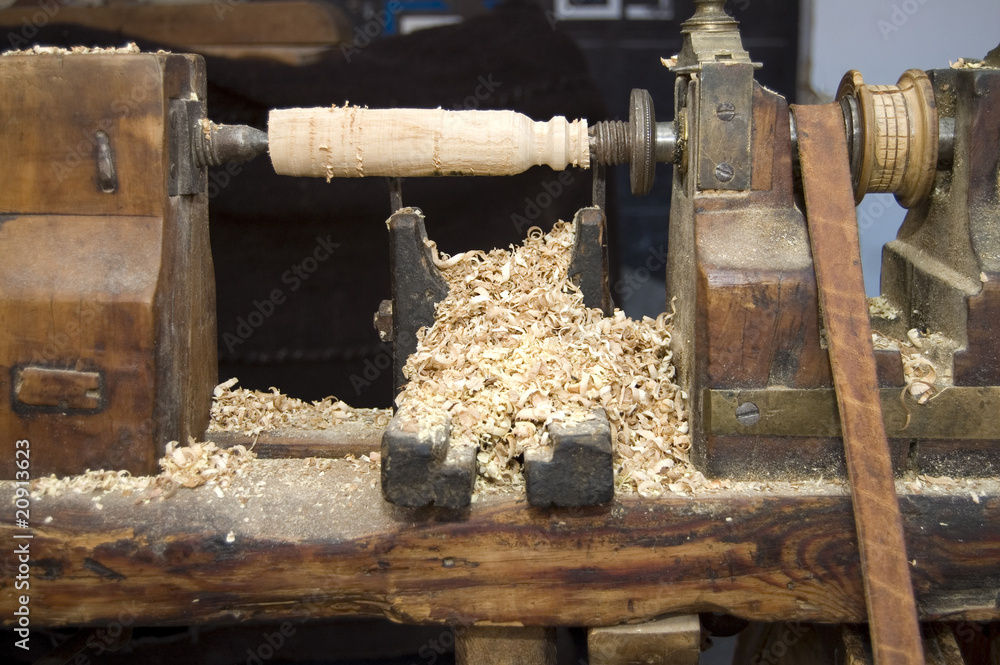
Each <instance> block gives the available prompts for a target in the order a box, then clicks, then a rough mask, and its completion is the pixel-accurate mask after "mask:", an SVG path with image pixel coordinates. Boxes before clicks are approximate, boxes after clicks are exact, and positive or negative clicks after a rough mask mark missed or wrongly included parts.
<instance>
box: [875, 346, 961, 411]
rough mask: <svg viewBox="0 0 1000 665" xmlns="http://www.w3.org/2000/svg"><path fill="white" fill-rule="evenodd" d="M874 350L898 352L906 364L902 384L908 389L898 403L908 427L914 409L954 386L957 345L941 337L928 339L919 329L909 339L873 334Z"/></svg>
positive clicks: (904, 364) (901, 393) (901, 394)
mask: <svg viewBox="0 0 1000 665" xmlns="http://www.w3.org/2000/svg"><path fill="white" fill-rule="evenodd" d="M872 346H873V347H874V348H875V349H877V350H878V349H891V350H897V351H899V357H900V360H901V361H902V363H903V380H904V381H905V382H906V385H905V386H904V387H903V390H902V391H901V392H900V395H899V401H900V404H902V405H903V409H904V410H905V411H906V423H905V424H904V425H903V429H906V427H907V426H909V424H910V414H911V411H910V407H911V405H914V404H916V405H918V406H919V405H923V404H927V403H928V402H929V401H930V400H932V399H934V396H935V395H938V394H940V393H941V392H942V391H944V390H946V389H947V388H948V387H949V386H951V385H952V372H953V367H954V356H955V351H956V350H957V348H958V344H957V343H956V342H955V341H954V340H952V339H950V338H948V337H945V336H944V335H943V334H941V333H931V334H929V335H927V334H924V333H921V332H920V331H919V330H917V329H916V328H911V329H910V330H908V331H907V332H906V339H905V340H899V339H893V338H892V337H887V336H886V335H883V334H881V333H879V332H873V333H872Z"/></svg>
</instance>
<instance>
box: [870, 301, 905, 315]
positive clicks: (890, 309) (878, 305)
mask: <svg viewBox="0 0 1000 665" xmlns="http://www.w3.org/2000/svg"><path fill="white" fill-rule="evenodd" d="M868 315H869V316H871V317H872V318H877V319H885V320H886V321H895V320H896V319H898V318H899V317H900V316H902V315H903V310H901V309H899V308H898V307H896V306H895V305H893V304H892V303H891V302H889V299H888V298H886V297H885V296H878V297H875V298H869V299H868Z"/></svg>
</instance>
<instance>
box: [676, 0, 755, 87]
mask: <svg viewBox="0 0 1000 665" xmlns="http://www.w3.org/2000/svg"><path fill="white" fill-rule="evenodd" d="M725 4H726V3H725V1H724V0H695V10H694V16H692V17H691V18H689V19H688V20H686V21H684V22H683V23H681V34H682V35H683V39H684V44H683V46H682V47H681V52H680V53H678V54H677V64H676V65H674V66H673V67H671V69H673V71H674V72H676V73H677V74H688V73H691V72H696V71H699V70H700V69H701V68H702V66H703V65H705V64H707V63H714V62H729V63H747V64H753V65H754V66H755V67H760V64H759V63H751V60H750V54H749V53H747V52H746V50H745V49H744V48H743V41H742V40H741V39H740V29H739V23H738V22H737V21H736V19H734V18H733V17H732V16H730V15H729V14H727V13H726V10H725V8H724V7H725Z"/></svg>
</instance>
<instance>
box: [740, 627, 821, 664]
mask: <svg viewBox="0 0 1000 665" xmlns="http://www.w3.org/2000/svg"><path fill="white" fill-rule="evenodd" d="M809 631H810V626H809V625H808V624H802V623H798V622H796V623H788V624H785V629H784V631H783V632H782V633H781V637H779V638H778V639H776V640H773V641H772V642H771V643H770V644H768V646H767V648H766V649H764V650H763V651H762V652H760V653H758V654H757V655H756V656H754V657H753V658H752V659H751V660H750V665H777V664H778V663H780V662H781V659H782V658H784V657H785V654H787V653H788V650H789V649H791V648H792V647H793V646H795V645H796V644H798V643H799V640H801V639H802V636H803V635H805V634H806V633H808V632H809Z"/></svg>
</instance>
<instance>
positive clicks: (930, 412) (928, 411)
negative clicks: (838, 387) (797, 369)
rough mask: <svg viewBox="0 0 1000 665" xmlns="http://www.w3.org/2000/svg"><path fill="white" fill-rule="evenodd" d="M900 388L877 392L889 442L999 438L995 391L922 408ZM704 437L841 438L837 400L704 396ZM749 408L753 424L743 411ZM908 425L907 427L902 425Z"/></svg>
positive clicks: (809, 394)
mask: <svg viewBox="0 0 1000 665" xmlns="http://www.w3.org/2000/svg"><path fill="white" fill-rule="evenodd" d="M901 390H902V389H900V388H882V389H881V390H879V402H880V404H881V405H882V416H883V418H884V422H885V429H886V435H887V436H888V437H889V438H913V439H948V440H968V441H984V440H990V439H993V440H996V439H998V438H1000V430H998V428H997V420H996V414H998V413H1000V386H984V387H966V386H952V387H949V388H945V389H944V390H942V391H941V392H940V393H939V394H937V395H936V396H935V397H934V399H932V400H930V401H928V402H927V403H926V404H917V403H916V401H915V400H913V399H912V398H910V397H908V396H904V397H902V398H901ZM704 404H705V407H704V420H705V431H706V432H708V433H709V434H716V435H720V436H727V435H744V434H752V435H757V436H796V437H837V436H840V435H841V428H840V417H839V415H838V414H837V400H836V395H835V394H834V392H833V390H830V389H827V388H815V389H805V390H795V389H788V388H776V389H774V388H758V389H751V390H706V391H705V402H704ZM746 405H753V407H755V408H756V410H757V413H758V418H757V420H756V421H753V422H750V419H747V418H746V417H744V418H743V420H741V412H740V407H743V409H744V411H746V410H749V409H750V407H748V406H746ZM907 421H909V424H907Z"/></svg>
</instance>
